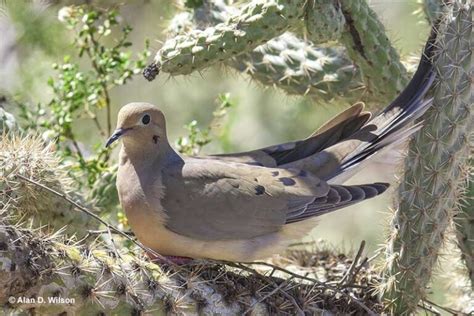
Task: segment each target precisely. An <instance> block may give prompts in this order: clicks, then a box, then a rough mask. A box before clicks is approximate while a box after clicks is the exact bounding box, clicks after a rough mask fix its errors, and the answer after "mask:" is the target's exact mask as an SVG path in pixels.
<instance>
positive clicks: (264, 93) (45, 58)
mask: <svg viewBox="0 0 474 316" xmlns="http://www.w3.org/2000/svg"><path fill="white" fill-rule="evenodd" d="M83 3H92V4H93V5H96V6H98V7H100V8H109V7H120V12H121V17H122V18H123V19H124V20H125V21H126V22H127V23H128V24H129V25H131V26H132V27H133V31H132V33H131V37H130V40H131V42H133V46H132V47H131V49H132V50H133V51H135V52H137V53H138V52H139V51H141V50H143V48H144V47H145V44H144V43H145V39H150V41H151V50H152V54H154V53H155V52H156V50H157V49H158V48H159V47H160V45H161V44H160V43H161V42H162V41H163V40H164V39H165V37H166V35H165V34H164V32H163V30H164V28H165V27H166V25H167V23H168V21H169V20H170V19H171V18H172V16H173V15H174V14H175V13H176V12H178V11H179V5H178V4H177V3H176V2H173V1H165V0H135V1H120V2H117V1H72V0H69V1H61V0H55V1H54V0H50V1H47V0H40V1H26V0H11V1H7V0H0V95H15V96H16V97H17V98H19V99H21V100H24V101H28V102H30V103H31V104H35V103H37V102H47V101H48V100H49V99H50V98H51V90H50V88H49V87H48V86H47V80H48V78H49V77H50V76H53V75H54V71H53V70H52V68H51V65H52V64H53V63H55V62H57V63H60V62H62V59H63V56H64V55H66V54H71V55H74V54H75V53H74V51H72V48H71V45H70V43H71V41H72V34H71V33H70V32H69V31H68V30H67V29H66V27H65V26H64V24H62V23H61V22H59V21H58V19H57V15H58V10H59V9H60V8H61V7H63V6H65V5H71V4H83ZM369 4H370V5H371V6H372V8H373V9H374V10H375V11H376V12H377V13H378V14H379V17H380V19H381V20H382V22H383V23H384V25H385V27H386V30H387V34H388V35H389V37H390V39H391V40H392V43H393V44H394V45H395V47H396V48H397V49H398V51H399V53H400V55H401V56H402V59H407V58H409V57H410V56H418V54H419V53H420V52H421V48H422V46H423V44H424V42H425V40H426V37H427V34H428V31H429V27H428V25H427V24H426V23H423V22H422V21H423V19H422V18H421V17H420V16H417V15H414V14H413V12H414V11H416V10H417V9H418V8H419V4H418V3H417V1H416V0H405V1H389V0H383V1H382V0H377V1H369ZM150 60H151V58H150ZM227 92H229V93H230V96H231V99H233V100H234V101H235V102H236V103H237V106H236V107H233V108H232V109H231V110H230V111H229V114H228V118H227V119H226V124H227V127H228V131H227V132H226V133H224V134H223V136H222V137H220V138H215V140H214V141H213V142H212V143H211V144H210V145H208V146H206V147H205V148H204V153H222V152H230V151H241V150H247V149H253V148H257V147H262V146H267V145H271V144H275V143H281V142H285V141H288V140H293V139H297V138H303V137H306V136H307V135H309V134H310V133H311V132H312V131H313V130H314V129H316V128H317V127H318V126H320V125H321V124H322V123H324V122H325V121H326V120H328V119H329V118H330V117H331V116H333V115H334V114H336V113H338V112H339V111H341V110H342V109H344V108H345V107H347V106H348V105H347V104H335V103H330V104H323V103H318V102H317V101H315V100H311V99H309V98H305V97H289V96H287V95H285V94H284V93H282V92H280V91H278V90H276V89H271V88H264V87H262V86H260V85H258V84H256V83H254V82H252V81H250V80H249V78H248V77H245V76H242V75H240V74H238V73H235V72H234V71H232V70H230V69H228V68H224V67H222V66H214V67H213V68H211V69H208V70H205V71H203V72H201V73H194V74H192V75H189V76H178V77H169V76H168V75H167V74H162V75H159V76H158V78H157V79H156V80H155V81H153V82H148V81H146V80H145V79H144V78H143V77H142V76H140V75H138V76H136V77H135V78H134V79H133V81H132V82H130V83H128V84H126V85H125V86H121V87H118V88H115V89H114V90H112V93H111V99H112V103H113V105H114V107H113V117H115V114H116V113H117V111H118V110H119V108H120V107H121V106H122V105H124V104H126V103H128V102H134V101H146V102H150V103H153V104H156V105H157V106H159V107H160V108H161V109H162V110H163V111H164V113H165V114H166V116H167V121H168V130H169V136H170V139H171V141H173V142H174V141H175V140H176V139H177V138H178V137H179V136H182V135H185V134H186V130H185V129H184V128H183V126H184V125H185V124H186V123H188V122H190V121H191V120H193V119H195V120H197V121H198V122H199V125H201V126H206V125H207V124H208V123H209V122H210V121H211V120H212V112H213V110H214V109H215V106H216V98H217V96H218V95H219V94H221V93H227ZM383 106H384V105H381V106H380V108H381V107H383ZM7 110H9V111H11V112H13V113H15V111H16V109H14V108H13V109H12V108H8V107H7ZM102 114H103V113H102ZM100 119H104V117H100ZM87 124H90V123H89V122H88V121H77V122H76V123H75V125H76V129H77V130H79V131H80V136H81V137H80V138H81V139H82V140H83V141H85V142H87V141H88V140H89V141H90V140H97V139H98V135H95V134H93V133H91V131H94V129H92V128H89V126H88V125H87ZM102 141H103V140H102V139H100V141H94V142H97V143H100V142H102ZM114 154H115V155H116V153H114ZM398 160H399V159H397V157H396V155H395V156H394V155H392V156H390V157H388V159H386V161H382V162H378V163H374V164H373V165H371V166H369V167H368V168H367V170H364V172H363V174H360V175H357V176H356V177H355V178H354V179H353V180H351V182H353V183H357V182H358V183H364V182H372V181H388V182H392V183H395V182H396V174H397V172H396V171H397V168H398V167H397V161H398ZM393 198H394V194H393V189H392V190H391V191H390V192H389V193H388V194H384V195H382V196H380V197H378V198H376V199H373V200H370V201H367V202H364V203H361V204H358V205H357V206H355V207H350V208H346V209H343V210H340V211H338V212H336V213H333V214H329V215H326V216H323V217H322V218H321V221H320V225H319V226H318V227H317V228H316V229H315V230H314V231H313V232H312V234H311V236H309V237H308V239H309V240H310V239H315V240H318V239H320V238H322V239H325V240H328V241H329V242H330V243H331V244H332V245H335V246H336V247H339V248H343V249H346V250H348V249H353V248H357V247H358V246H359V244H360V242H361V241H362V240H366V241H367V246H366V247H367V248H366V249H368V255H369V256H371V255H373V254H374V252H375V251H377V249H379V248H380V246H381V244H383V243H384V242H385V238H386V231H385V229H384V228H385V227H387V224H388V221H389V219H390V217H391V216H390V207H389V206H390V205H391V204H392V203H391V202H392V200H393ZM436 292H437V296H438V295H441V294H442V293H441V291H436ZM436 299H437V301H438V302H439V301H440V299H441V297H437V298H436Z"/></svg>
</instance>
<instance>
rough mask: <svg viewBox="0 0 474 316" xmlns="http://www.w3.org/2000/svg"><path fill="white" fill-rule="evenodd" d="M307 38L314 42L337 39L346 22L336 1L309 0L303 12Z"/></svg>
mask: <svg viewBox="0 0 474 316" xmlns="http://www.w3.org/2000/svg"><path fill="white" fill-rule="evenodd" d="M304 19H305V24H306V30H307V31H308V35H309V36H308V38H309V40H311V41H312V42H313V43H314V44H318V43H325V42H329V41H335V40H338V39H339V38H340V37H341V35H342V32H343V31H344V25H345V23H346V21H345V18H344V14H342V10H341V7H340V5H339V2H338V1H334V0H312V1H309V4H308V8H307V9H306V14H305V18H304Z"/></svg>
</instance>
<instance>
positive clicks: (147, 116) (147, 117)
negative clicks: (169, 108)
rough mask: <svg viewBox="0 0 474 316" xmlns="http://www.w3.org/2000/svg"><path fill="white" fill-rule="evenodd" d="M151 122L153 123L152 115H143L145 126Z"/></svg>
mask: <svg viewBox="0 0 474 316" xmlns="http://www.w3.org/2000/svg"><path fill="white" fill-rule="evenodd" d="M150 121H151V118H150V115H148V114H145V115H143V117H142V123H143V125H147V124H148V123H150Z"/></svg>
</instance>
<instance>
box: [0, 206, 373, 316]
mask: <svg viewBox="0 0 474 316" xmlns="http://www.w3.org/2000/svg"><path fill="white" fill-rule="evenodd" d="M0 216H3V213H2V212H1V211H0ZM0 250H1V251H0V304H1V305H2V306H3V307H2V308H3V311H4V312H5V313H7V314H9V313H10V312H12V311H13V310H29V311H30V312H34V313H38V314H40V315H52V314H54V315H58V314H62V313H67V314H76V313H78V314H80V315H98V314H113V315H131V314H133V315H138V314H160V315H161V314H173V315H175V314H184V315H241V314H244V313H245V312H252V314H253V315H273V314H275V313H276V312H281V313H290V314H292V313H294V312H295V310H297V309H300V310H304V311H307V312H310V313H312V314H321V313H325V312H329V313H331V314H332V313H334V314H341V313H362V312H364V309H363V308H366V309H367V310H369V308H370V310H373V311H375V312H377V311H380V305H379V304H378V302H377V300H376V298H375V297H374V296H373V295H372V294H371V289H372V287H371V285H372V281H374V280H376V279H377V275H376V274H375V272H374V270H372V269H370V268H369V267H368V266H367V265H366V264H364V265H362V266H360V267H359V266H357V270H358V273H357V274H354V273H353V274H351V278H352V282H350V283H349V284H343V285H344V288H341V289H339V290H336V292H335V291H334V290H332V289H334V287H330V286H327V285H324V284H321V283H317V282H316V283H309V284H308V282H306V281H305V280H304V279H302V278H300V279H298V278H296V277H294V276H291V275H288V274H287V273H284V272H282V271H278V265H276V266H275V267H276V268H277V269H276V270H275V271H273V272H272V274H271V275H270V276H266V274H268V273H270V272H271V270H272V268H271V267H265V266H262V267H261V269H259V270H260V273H258V272H257V271H256V270H254V269H252V268H251V267H247V266H242V267H243V268H241V267H240V266H238V265H236V266H234V267H230V266H227V267H226V266H224V265H220V264H216V263H212V262H201V263H199V262H195V263H194V266H187V267H169V268H168V269H167V271H168V272H165V271H164V270H162V269H161V268H160V266H159V265H156V264H153V263H151V262H149V261H146V260H144V258H143V257H140V256H137V255H134V254H133V253H117V252H115V251H114V250H113V248H110V249H109V248H106V247H104V246H103V245H101V244H97V243H93V242H87V243H79V242H71V240H69V241H68V242H66V240H65V238H63V237H61V236H60V235H57V234H56V235H55V236H49V235H43V234H41V233H39V234H38V233H36V232H35V233H34V234H32V233H31V232H29V231H28V230H23V229H21V227H16V226H11V225H8V224H5V222H4V221H3V217H0ZM281 263H284V264H288V263H289V264H291V265H292V272H293V273H300V274H301V275H305V277H303V278H306V279H311V278H317V279H319V280H320V281H332V282H334V281H337V280H340V279H341V277H342V276H344V275H347V273H348V271H349V269H350V268H351V266H352V265H351V263H352V262H351V260H350V259H348V258H347V257H345V256H344V255H341V254H338V253H334V252H333V251H329V250H325V251H320V252H314V253H309V252H307V251H297V252H296V251H294V252H292V253H290V254H289V256H288V257H286V258H284V259H283V260H281ZM275 264H278V262H276V263H275ZM301 264H305V266H301ZM337 291H339V292H337ZM342 291H344V292H342ZM341 293H346V295H342V294H341ZM27 298H32V299H30V300H29V301H27V300H26V299H27ZM41 299H43V300H44V302H45V303H43V304H42V303H41V301H40V300H41ZM49 300H54V302H56V303H55V304H48V301H49ZM370 310H369V311H370Z"/></svg>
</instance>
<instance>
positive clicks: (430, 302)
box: [423, 298, 462, 315]
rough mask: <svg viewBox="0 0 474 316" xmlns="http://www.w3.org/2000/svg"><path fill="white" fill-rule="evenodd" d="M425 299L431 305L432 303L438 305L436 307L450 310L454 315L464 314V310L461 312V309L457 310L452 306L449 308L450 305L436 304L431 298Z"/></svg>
mask: <svg viewBox="0 0 474 316" xmlns="http://www.w3.org/2000/svg"><path fill="white" fill-rule="evenodd" d="M423 301H425V302H426V303H428V304H430V305H432V306H436V307H438V308H439V309H442V310H444V311H445V312H448V313H450V314H452V315H462V312H461V311H457V310H455V309H452V308H449V307H444V306H441V305H439V304H436V303H435V302H432V301H430V300H429V299H426V298H424V299H423Z"/></svg>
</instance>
